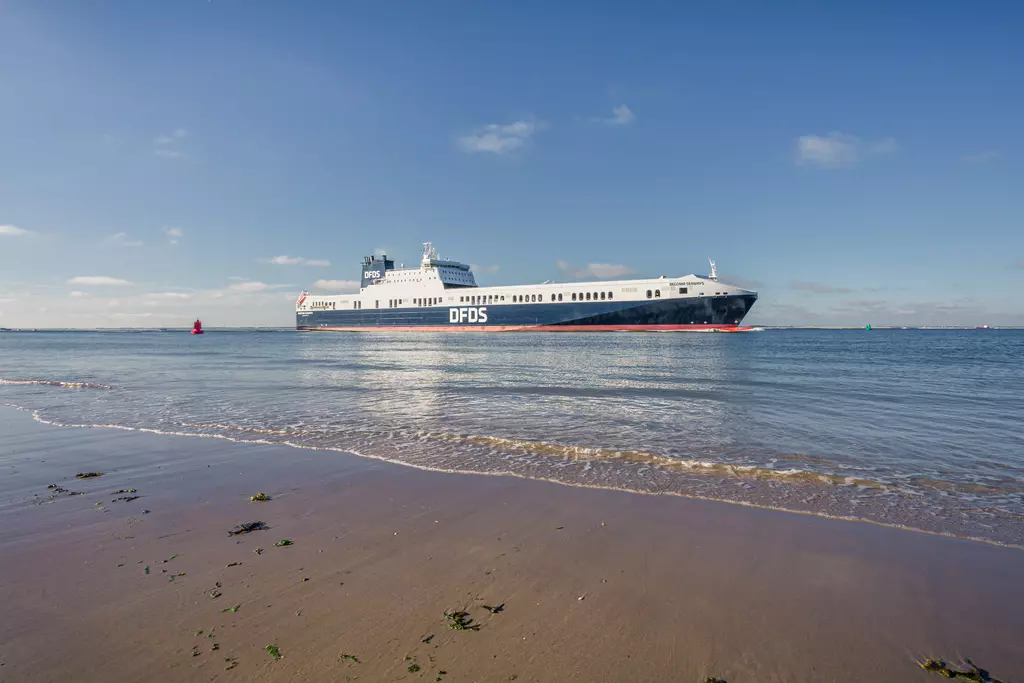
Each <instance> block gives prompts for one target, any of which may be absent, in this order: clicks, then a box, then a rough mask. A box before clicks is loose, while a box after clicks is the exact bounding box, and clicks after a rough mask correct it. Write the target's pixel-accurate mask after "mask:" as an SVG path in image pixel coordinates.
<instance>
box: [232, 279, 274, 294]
mask: <svg viewBox="0 0 1024 683" xmlns="http://www.w3.org/2000/svg"><path fill="white" fill-rule="evenodd" d="M228 289H230V290H231V291H233V292H263V291H266V290H268V289H270V285H268V284H267V283H265V282H258V281H256V280H247V281H245V282H236V283H234V284H231V285H228Z"/></svg>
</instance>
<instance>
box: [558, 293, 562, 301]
mask: <svg viewBox="0 0 1024 683" xmlns="http://www.w3.org/2000/svg"><path fill="white" fill-rule="evenodd" d="M558 300H559V301H561V300H562V295H561V293H559V295H558Z"/></svg>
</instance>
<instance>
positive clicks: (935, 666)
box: [918, 657, 1002, 683]
mask: <svg viewBox="0 0 1024 683" xmlns="http://www.w3.org/2000/svg"><path fill="white" fill-rule="evenodd" d="M964 664H966V665H967V668H966V669H954V668H952V667H951V666H949V665H948V664H946V662H944V661H942V660H941V659H926V660H924V661H923V662H918V665H919V666H920V667H921V668H922V669H924V670H925V671H931V672H932V673H936V674H939V675H940V676H943V677H945V678H959V679H960V680H964V681H975V683H1002V681H1000V680H998V679H995V678H992V676H991V675H990V674H989V672H988V671H986V670H985V669H982V668H980V667H978V666H975V664H974V662H972V661H971V660H970V659H968V658H967V657H964Z"/></svg>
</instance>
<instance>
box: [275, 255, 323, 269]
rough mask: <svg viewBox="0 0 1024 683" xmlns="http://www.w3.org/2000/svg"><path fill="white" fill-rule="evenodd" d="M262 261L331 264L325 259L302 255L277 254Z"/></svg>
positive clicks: (284, 264)
mask: <svg viewBox="0 0 1024 683" xmlns="http://www.w3.org/2000/svg"><path fill="white" fill-rule="evenodd" d="M260 262H261V263H273V264H276V265H279V266H318V267H324V266H329V265H331V262H330V261H325V260H323V259H315V258H314V259H310V258H303V257H301V256H275V257H273V258H268V259H260Z"/></svg>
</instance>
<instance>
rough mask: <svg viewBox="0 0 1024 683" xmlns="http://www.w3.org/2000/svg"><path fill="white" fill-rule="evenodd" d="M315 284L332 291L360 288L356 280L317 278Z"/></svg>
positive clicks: (348, 290)
mask: <svg viewBox="0 0 1024 683" xmlns="http://www.w3.org/2000/svg"><path fill="white" fill-rule="evenodd" d="M313 286H314V287H316V288H317V289H326V290H328V291H331V292H354V291H357V290H358V289H359V282H358V281H356V280H317V281H316V282H315V283H313Z"/></svg>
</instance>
